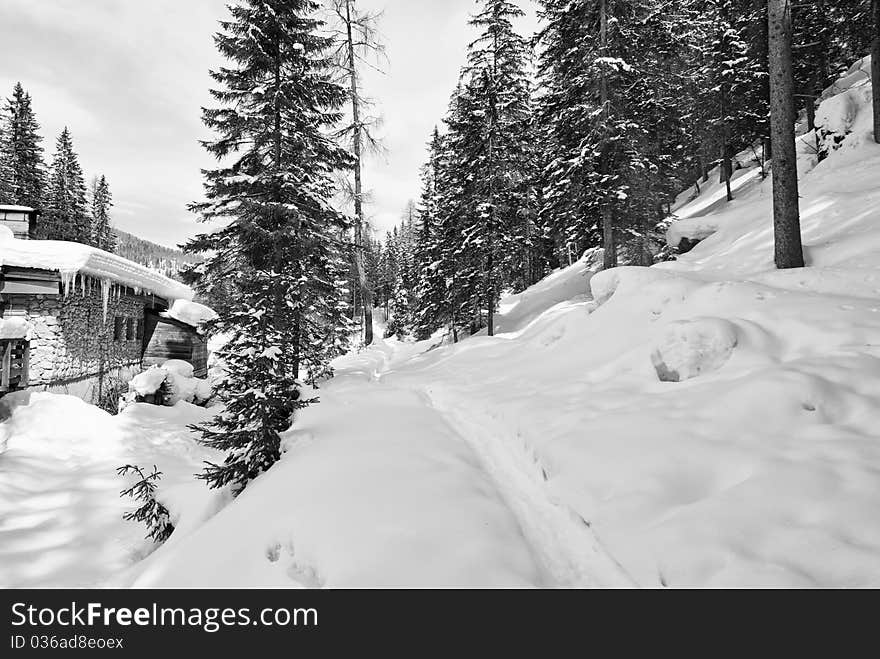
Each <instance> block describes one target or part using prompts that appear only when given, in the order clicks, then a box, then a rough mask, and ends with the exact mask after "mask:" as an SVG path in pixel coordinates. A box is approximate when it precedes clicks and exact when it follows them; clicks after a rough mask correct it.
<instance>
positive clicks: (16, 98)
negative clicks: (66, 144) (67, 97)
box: [0, 83, 46, 208]
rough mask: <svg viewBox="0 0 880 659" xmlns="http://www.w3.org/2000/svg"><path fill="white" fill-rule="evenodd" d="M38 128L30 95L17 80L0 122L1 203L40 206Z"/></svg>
mask: <svg viewBox="0 0 880 659" xmlns="http://www.w3.org/2000/svg"><path fill="white" fill-rule="evenodd" d="M39 130H40V125H39V124H38V123H37V119H36V117H35V115H34V111H33V107H32V105H31V97H30V94H28V93H27V92H25V91H24V88H23V87H22V86H21V83H17V84H16V85H15V88H14V89H13V92H12V98H10V99H8V100H7V102H6V107H5V108H4V116H3V120H2V125H0V170H2V171H0V196H5V197H6V200H5V203H13V204H17V205H20V206H29V207H31V208H42V206H43V202H44V197H45V193H46V167H45V164H44V162H43V147H42V146H41V144H40V143H41V142H42V141H43V138H42V137H40V135H39ZM4 187H5V192H4Z"/></svg>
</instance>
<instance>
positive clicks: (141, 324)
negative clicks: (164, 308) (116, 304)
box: [134, 318, 144, 341]
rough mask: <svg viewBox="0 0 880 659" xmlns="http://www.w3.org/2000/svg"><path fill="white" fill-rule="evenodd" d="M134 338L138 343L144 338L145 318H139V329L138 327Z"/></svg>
mask: <svg viewBox="0 0 880 659" xmlns="http://www.w3.org/2000/svg"><path fill="white" fill-rule="evenodd" d="M134 338H136V339H137V340H138V341H140V340H142V339H143V338H144V319H143V318H138V321H137V327H136V329H135V333H134Z"/></svg>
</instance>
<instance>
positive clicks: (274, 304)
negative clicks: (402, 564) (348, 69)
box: [187, 0, 351, 491]
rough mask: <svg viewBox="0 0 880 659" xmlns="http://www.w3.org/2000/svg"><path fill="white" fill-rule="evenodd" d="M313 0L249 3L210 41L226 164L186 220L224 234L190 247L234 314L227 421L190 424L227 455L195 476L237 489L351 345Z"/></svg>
mask: <svg viewBox="0 0 880 659" xmlns="http://www.w3.org/2000/svg"><path fill="white" fill-rule="evenodd" d="M318 9H319V4H318V3H317V2H313V1H312V0H247V1H246V2H243V3H242V4H240V5H232V6H230V8H229V11H230V12H231V15H232V16H231V18H230V19H228V20H225V21H222V22H221V28H222V31H221V32H220V33H218V34H217V35H216V37H215V41H216V44H217V47H218V49H219V51H220V53H221V54H222V55H223V56H224V57H226V59H228V60H229V61H230V62H231V64H230V65H229V66H228V67H223V68H220V69H218V70H216V71H214V72H212V77H213V78H214V80H215V81H216V82H217V83H218V86H219V88H218V89H215V90H213V91H212V95H213V97H214V99H215V100H216V101H217V102H218V104H219V107H217V108H212V109H207V110H205V111H204V117H203V119H204V122H205V124H206V125H207V126H208V127H209V128H211V129H212V130H214V131H215V132H216V133H217V137H216V139H214V140H213V141H210V142H206V143H205V146H206V148H207V150H208V151H209V153H211V154H212V155H214V156H215V157H217V158H218V159H219V160H223V161H224V163H225V164H226V166H224V167H221V168H218V169H213V170H209V171H207V172H206V173H205V177H206V183H205V190H206V196H207V201H206V202H204V203H199V204H194V205H193V206H192V208H193V210H195V211H197V212H199V213H200V214H201V215H202V216H203V218H204V219H206V220H212V219H216V218H224V219H226V220H227V224H226V225H225V226H224V227H223V228H222V229H220V230H218V231H215V232H213V233H208V234H203V235H200V236H198V237H197V238H195V239H194V240H192V241H191V242H190V243H189V244H188V245H187V250H188V251H195V252H207V257H206V261H205V263H204V265H203V266H202V267H201V269H200V276H201V278H202V279H208V280H210V279H222V280H223V281H224V283H225V285H226V286H228V287H229V288H230V289H232V290H233V291H234V295H235V301H236V303H237V304H236V306H231V305H230V307H229V308H226V309H223V310H218V311H219V312H220V317H219V319H218V320H217V321H216V322H214V323H213V324H212V326H211V330H212V331H216V332H222V333H224V334H225V335H227V336H228V341H227V343H226V344H225V346H224V347H223V349H221V350H220V352H219V355H220V357H221V359H223V360H224V362H225V364H226V375H225V377H224V379H223V380H222V381H221V382H220V384H219V395H220V398H221V399H222V400H223V402H224V404H225V409H224V410H223V412H221V413H220V414H219V415H218V416H217V417H216V418H214V419H213V420H212V421H211V422H209V423H208V424H205V425H203V426H199V427H198V430H199V431H200V432H201V433H202V441H203V442H204V443H206V444H207V445H209V446H212V447H214V448H216V449H219V450H222V451H226V452H227V457H226V459H225V461H224V462H223V464H220V465H217V464H211V465H209V466H208V467H207V469H206V471H205V473H204V474H203V476H202V477H203V478H204V479H205V480H206V481H207V482H208V483H209V484H210V485H211V486H212V487H222V486H224V485H227V484H233V485H234V487H235V489H236V491H241V490H242V489H243V488H244V487H246V486H247V484H248V483H249V482H250V481H251V480H252V479H253V478H255V477H257V476H258V475H259V474H260V473H262V472H264V471H265V470H267V469H269V468H270V467H271V466H272V465H273V464H274V463H275V461H277V460H278V459H279V457H280V433H282V432H284V431H285V430H287V429H288V428H290V427H291V425H292V423H294V421H295V413H296V412H297V411H298V410H301V409H302V408H304V407H306V406H307V405H309V404H311V403H313V402H315V399H307V398H306V396H305V394H304V383H305V382H311V383H313V384H315V383H316V382H317V380H318V379H319V378H322V377H325V376H327V375H328V374H329V372H330V367H329V361H330V359H331V358H332V357H335V356H337V355H339V354H340V353H341V352H342V350H343V349H344V346H345V342H346V341H347V335H348V331H349V330H350V326H349V323H348V321H347V319H346V318H345V315H344V312H345V308H346V306H345V305H346V302H345V297H346V294H347V291H346V288H345V277H346V273H347V270H348V259H347V254H346V252H345V250H344V249H343V248H342V247H341V246H340V241H339V239H338V236H339V235H340V232H342V231H347V230H348V229H349V226H348V224H347V222H346V221H345V218H344V216H343V215H342V214H340V213H339V212H338V211H336V210H335V209H333V208H332V207H331V206H330V204H329V199H330V198H331V197H332V195H333V193H334V190H333V182H332V178H331V174H332V173H333V172H334V171H335V170H338V169H340V168H343V167H347V166H350V164H351V161H350V158H349V156H348V155H347V154H346V153H345V151H344V150H342V149H341V148H339V147H338V146H337V145H336V144H335V143H333V142H332V140H331V139H330V138H329V137H328V135H329V133H330V131H331V129H332V128H333V126H335V124H336V123H337V122H338V121H339V120H340V119H341V114H340V107H341V106H342V104H343V102H344V101H345V98H346V94H345V91H344V90H343V89H342V88H341V87H340V86H339V85H338V84H336V83H334V82H333V81H332V80H331V78H330V60H329V55H328V49H329V48H330V46H331V40H330V39H329V38H328V37H327V36H325V33H324V32H323V29H324V25H323V23H322V22H321V21H319V20H318V19H317V18H315V12H316V11H317V10H318Z"/></svg>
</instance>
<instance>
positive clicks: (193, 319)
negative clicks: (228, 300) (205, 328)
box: [168, 299, 217, 327]
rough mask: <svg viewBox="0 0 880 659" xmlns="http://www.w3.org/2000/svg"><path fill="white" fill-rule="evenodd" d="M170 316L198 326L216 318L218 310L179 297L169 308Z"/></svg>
mask: <svg viewBox="0 0 880 659" xmlns="http://www.w3.org/2000/svg"><path fill="white" fill-rule="evenodd" d="M168 316H169V317H170V318H174V319H175V320H179V321H180V322H182V323H186V324H187V325H192V326H193V327H198V326H199V325H201V324H202V323H206V322H208V321H210V320H214V319H215V318H216V317H217V312H215V311H214V310H213V309H211V308H210V307H206V306H205V305H204V304H199V303H198V302H192V301H190V300H183V299H177V300H175V301H174V304H172V305H171V309H169V310H168Z"/></svg>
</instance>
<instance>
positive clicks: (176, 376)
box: [122, 359, 214, 407]
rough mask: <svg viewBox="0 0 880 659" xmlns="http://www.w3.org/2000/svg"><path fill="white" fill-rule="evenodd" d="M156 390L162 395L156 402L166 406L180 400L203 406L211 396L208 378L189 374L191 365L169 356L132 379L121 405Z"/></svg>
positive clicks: (154, 393)
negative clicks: (168, 358) (165, 360)
mask: <svg viewBox="0 0 880 659" xmlns="http://www.w3.org/2000/svg"><path fill="white" fill-rule="evenodd" d="M163 387H164V388H163ZM160 390H161V392H162V394H163V398H162V400H161V401H156V402H161V403H162V404H163V405H169V406H174V405H176V404H177V403H179V402H181V401H183V402H186V403H193V404H195V405H204V404H205V403H207V402H208V401H209V400H210V399H211V397H212V396H213V395H214V391H213V387H212V386H211V383H210V381H208V380H205V379H202V378H196V377H193V366H192V364H190V363H189V362H186V361H182V360H179V359H170V360H168V361H167V362H165V363H163V364H162V365H161V366H152V367H150V368H148V369H147V370H146V371H144V372H143V373H140V374H138V375H136V376H135V377H134V378H132V380H131V381H130V382H129V383H128V394H127V395H126V396H125V397H124V400H123V403H122V406H123V407H125V406H127V405H128V404H130V403H133V402H136V401H140V400H144V399H146V398H148V397H150V396H154V395H156V394H157V393H159V392H160Z"/></svg>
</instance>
